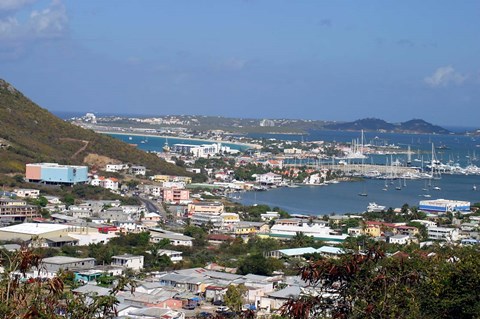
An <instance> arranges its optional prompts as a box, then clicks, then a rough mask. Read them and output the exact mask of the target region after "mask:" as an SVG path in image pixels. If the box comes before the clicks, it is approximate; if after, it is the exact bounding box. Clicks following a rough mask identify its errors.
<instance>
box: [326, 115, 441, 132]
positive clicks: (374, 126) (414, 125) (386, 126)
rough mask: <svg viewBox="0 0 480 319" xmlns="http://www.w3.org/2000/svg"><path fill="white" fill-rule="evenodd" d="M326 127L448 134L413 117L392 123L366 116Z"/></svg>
mask: <svg viewBox="0 0 480 319" xmlns="http://www.w3.org/2000/svg"><path fill="white" fill-rule="evenodd" d="M325 128H326V129H330V130H339V131H360V130H364V131H376V132H394V133H421V134H449V133H450V131H448V130H447V129H444V128H442V127H440V126H437V125H433V124H430V123H428V122H426V121H424V120H419V119H414V120H410V121H407V122H403V123H398V124H393V123H388V122H386V121H384V120H380V119H375V118H367V119H361V120H357V121H354V122H346V123H335V124H327V125H325Z"/></svg>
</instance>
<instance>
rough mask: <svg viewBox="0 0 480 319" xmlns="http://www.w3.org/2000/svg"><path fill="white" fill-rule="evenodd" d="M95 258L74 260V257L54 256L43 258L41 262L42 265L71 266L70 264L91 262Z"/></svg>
mask: <svg viewBox="0 0 480 319" xmlns="http://www.w3.org/2000/svg"><path fill="white" fill-rule="evenodd" d="M92 260H95V258H75V257H67V256H54V257H48V258H44V259H43V260H42V262H43V263H47V264H57V265H58V264H71V263H78V262H85V261H92Z"/></svg>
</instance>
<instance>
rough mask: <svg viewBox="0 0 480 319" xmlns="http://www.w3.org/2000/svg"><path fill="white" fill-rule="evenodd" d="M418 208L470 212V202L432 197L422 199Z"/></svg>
mask: <svg viewBox="0 0 480 319" xmlns="http://www.w3.org/2000/svg"><path fill="white" fill-rule="evenodd" d="M418 209H419V210H422V211H426V212H433V213H446V212H461V213H470V202H467V201H458V200H449V199H442V198H440V199H433V200H422V201H420V203H419V207H418Z"/></svg>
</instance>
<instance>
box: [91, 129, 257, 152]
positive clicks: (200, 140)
mask: <svg viewBox="0 0 480 319" xmlns="http://www.w3.org/2000/svg"><path fill="white" fill-rule="evenodd" d="M95 132H96V133H102V134H116V135H128V136H145V137H161V138H175V139H179V140H186V141H199V142H209V143H222V144H234V145H240V146H247V147H249V148H253V149H261V148H262V146H261V145H258V144H249V143H240V142H231V141H218V140H206V139H201V138H191V137H181V136H165V135H155V134H148V133H146V134H142V133H126V132H116V131H100V130H95Z"/></svg>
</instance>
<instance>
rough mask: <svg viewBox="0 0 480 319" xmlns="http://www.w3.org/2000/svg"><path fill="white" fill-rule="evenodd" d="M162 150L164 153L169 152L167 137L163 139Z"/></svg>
mask: <svg viewBox="0 0 480 319" xmlns="http://www.w3.org/2000/svg"><path fill="white" fill-rule="evenodd" d="M162 150H163V151H164V152H165V153H168V152H170V146H169V145H168V138H167V137H166V138H165V144H164V145H163V147H162Z"/></svg>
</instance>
